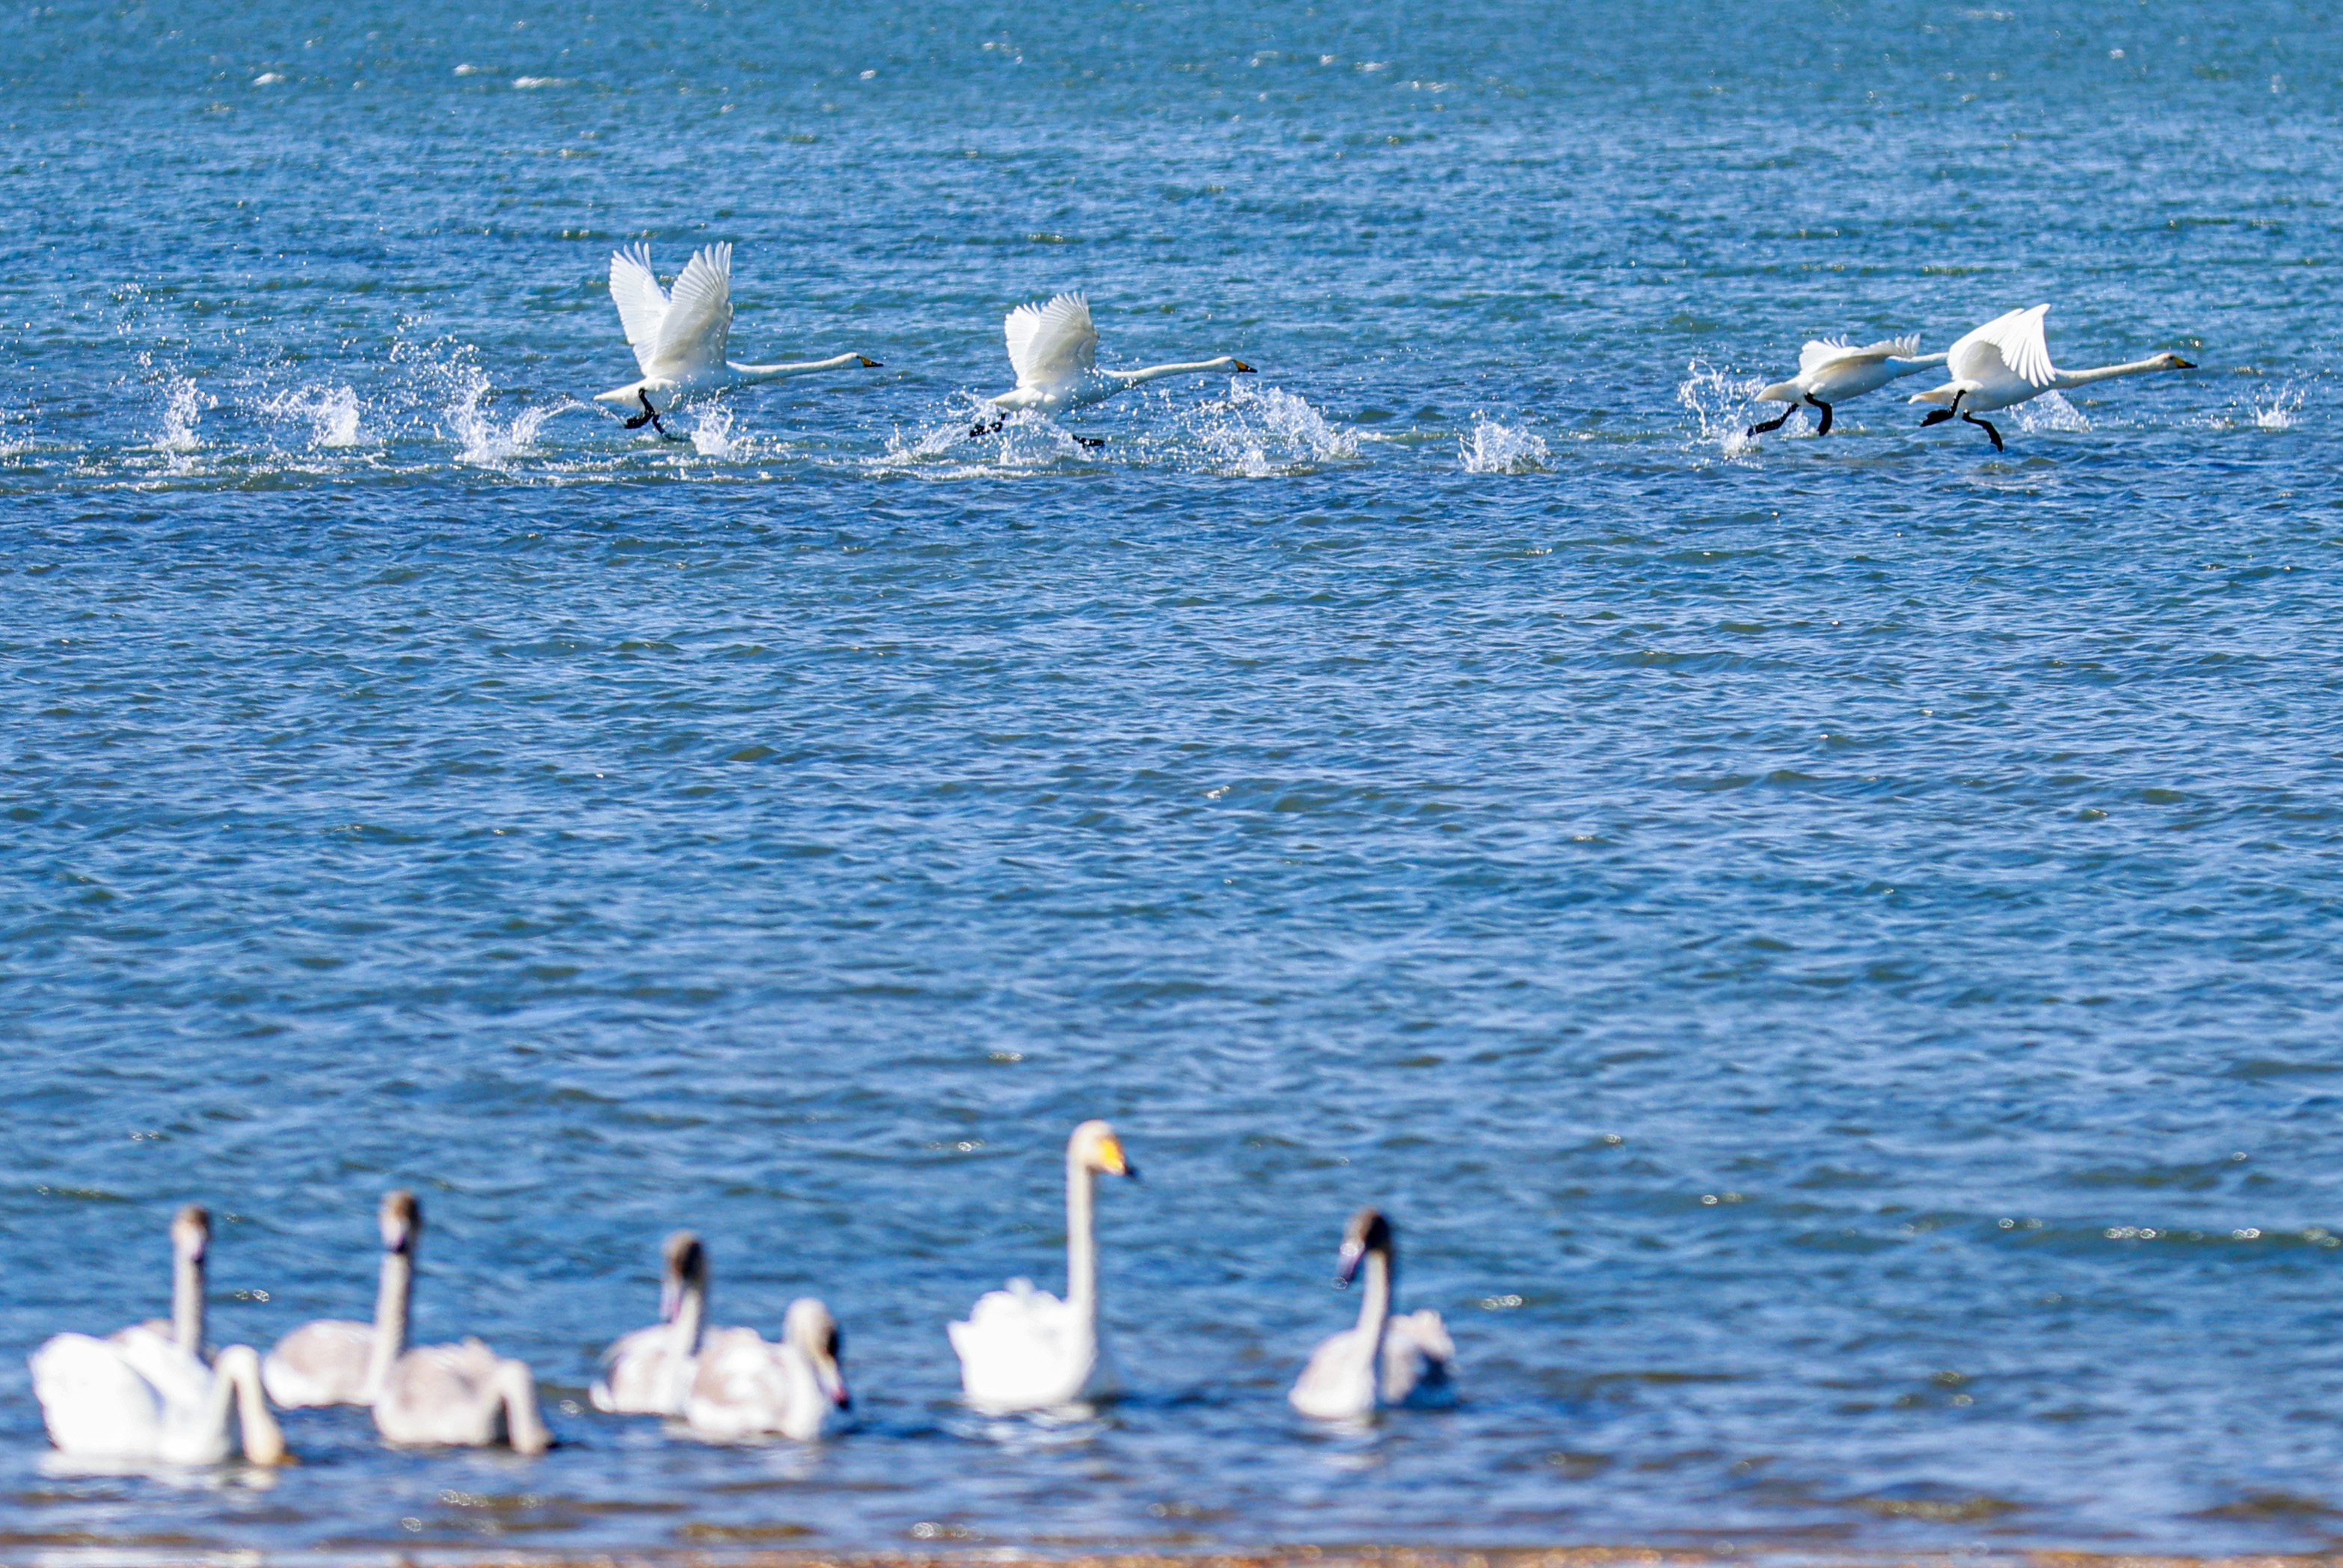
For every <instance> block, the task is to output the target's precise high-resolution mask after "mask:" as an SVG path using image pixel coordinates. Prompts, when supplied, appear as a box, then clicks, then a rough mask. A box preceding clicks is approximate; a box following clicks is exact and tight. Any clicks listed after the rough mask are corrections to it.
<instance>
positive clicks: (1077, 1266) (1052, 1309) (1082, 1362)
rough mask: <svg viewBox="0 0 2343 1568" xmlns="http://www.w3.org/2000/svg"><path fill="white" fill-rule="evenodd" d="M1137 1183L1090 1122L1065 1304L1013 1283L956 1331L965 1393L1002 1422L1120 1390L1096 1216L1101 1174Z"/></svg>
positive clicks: (1069, 1160) (1069, 1234)
mask: <svg viewBox="0 0 2343 1568" xmlns="http://www.w3.org/2000/svg"><path fill="white" fill-rule="evenodd" d="M1100 1171H1105V1172H1108V1173H1109V1174H1111V1175H1117V1176H1135V1175H1137V1174H1138V1172H1137V1171H1135V1170H1133V1169H1132V1168H1131V1164H1130V1162H1129V1161H1126V1160H1125V1159H1124V1158H1123V1154H1122V1145H1121V1142H1120V1141H1118V1140H1117V1139H1116V1138H1115V1135H1114V1131H1113V1129H1111V1128H1110V1127H1109V1126H1108V1125H1107V1124H1106V1123H1105V1122H1103V1121H1085V1122H1083V1123H1082V1124H1081V1126H1080V1127H1077V1128H1075V1129H1074V1134H1073V1137H1072V1138H1071V1139H1070V1140H1068V1141H1067V1144H1066V1299H1065V1300H1064V1301H1060V1300H1059V1299H1058V1298H1057V1297H1055V1296H1053V1295H1051V1294H1050V1292H1047V1291H1041V1290H1036V1289H1035V1288H1034V1286H1033V1282H1031V1280H1011V1281H1010V1282H1009V1288H1008V1289H1007V1290H1005V1291H989V1292H986V1293H985V1294H984V1295H982V1296H980V1297H979V1298H977V1302H976V1306H975V1307H974V1309H973V1310H971V1311H970V1312H969V1314H968V1318H967V1321H965V1322H956V1323H953V1324H951V1325H950V1335H951V1344H952V1350H953V1352H955V1353H956V1354H957V1355H958V1356H959V1357H960V1392H962V1393H963V1394H965V1395H966V1396H967V1399H968V1402H969V1403H970V1404H971V1405H974V1406H975V1407H976V1408H978V1409H979V1410H982V1411H987V1412H995V1413H1007V1412H1014V1411H1029V1410H1050V1409H1053V1408H1055V1407H1057V1406H1060V1405H1068V1404H1078V1403H1084V1402H1090V1401H1092V1400H1096V1399H1100V1398H1102V1397H1104V1396H1105V1395H1107V1394H1109V1393H1111V1392H1113V1391H1114V1386H1115V1378H1114V1363H1113V1359H1112V1357H1111V1355H1109V1354H1108V1352H1107V1350H1106V1346H1105V1344H1104V1342H1102V1340H1101V1336H1100V1333H1099V1313H1098V1241H1097V1237H1096V1234H1095V1231H1094V1230H1093V1228H1092V1223H1091V1208H1092V1196H1093V1188H1094V1185H1095V1181H1096V1177H1097V1174H1098V1173H1099V1172H1100Z"/></svg>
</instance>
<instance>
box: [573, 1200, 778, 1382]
mask: <svg viewBox="0 0 2343 1568" xmlns="http://www.w3.org/2000/svg"><path fill="white" fill-rule="evenodd" d="M707 1318H708V1249H707V1248H706V1247H704V1246H702V1245H700V1241H699V1237H697V1236H695V1235H693V1234H692V1233H691V1232H690V1231H677V1232H675V1234H673V1235H671V1236H669V1238H668V1239H667V1244H666V1245H665V1246H664V1247H663V1248H662V1249H661V1250H660V1255H659V1322H656V1323H653V1324H652V1325H651V1326H650V1327H649V1328H644V1329H637V1330H635V1331H634V1332H632V1333H628V1334H621V1335H620V1336H619V1337H618V1339H616V1340H614V1341H612V1342H611V1344H610V1348H609V1349H608V1350H607V1351H604V1352H602V1375H601V1376H600V1377H598V1378H597V1379H595V1381H594V1386H593V1387H592V1388H591V1389H590V1390H588V1395H587V1397H588V1398H589V1399H591V1400H592V1401H593V1402H594V1408H595V1409H596V1410H607V1411H611V1412H617V1413H618V1414H622V1415H681V1414H682V1413H683V1407H684V1402H685V1401H686V1399H687V1398H689V1395H690V1392H691V1386H692V1373H693V1370H694V1369H693V1361H692V1358H693V1357H695V1356H697V1355H698V1354H699V1336H700V1331H701V1329H702V1327H703V1326H704V1325H705V1323H706V1322H707ZM759 1343H760V1344H761V1343H763V1342H762V1341H761V1340H760V1341H759Z"/></svg>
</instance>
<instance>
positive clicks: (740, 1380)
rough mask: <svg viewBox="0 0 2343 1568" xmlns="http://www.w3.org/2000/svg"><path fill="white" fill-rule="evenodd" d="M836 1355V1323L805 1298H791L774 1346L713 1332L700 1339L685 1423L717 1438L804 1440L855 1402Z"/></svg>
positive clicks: (752, 1336)
mask: <svg viewBox="0 0 2343 1568" xmlns="http://www.w3.org/2000/svg"><path fill="white" fill-rule="evenodd" d="M840 1353H841V1347H840V1340H839V1333H838V1322H837V1321H836V1320H835V1319H833V1318H832V1317H831V1316H830V1309H829V1308H827V1307H825V1306H823V1305H822V1304H821V1303H820V1302H818V1301H815V1300H814V1299H813V1298H812V1297H810V1296H805V1297H801V1298H799V1300H797V1301H794V1302H790V1303H789V1313H788V1315H787V1316H786V1317H785V1318H783V1319H782V1321H781V1342H780V1343H779V1344H774V1343H772V1342H769V1341H768V1340H766V1339H765V1338H764V1337H763V1336H761V1335H760V1334H759V1333H758V1332H757V1331H756V1330H754V1329H717V1330H715V1331H714V1332H711V1333H709V1336H708V1337H707V1339H706V1340H704V1341H703V1342H701V1344H700V1348H699V1362H698V1364H697V1365H696V1367H695V1368H694V1370H693V1373H692V1379H691V1388H690V1392H689V1397H688V1398H687V1399H686V1400H685V1402H684V1408H683V1412H682V1413H683V1418H684V1421H685V1422H686V1423H687V1424H689V1426H690V1428H691V1430H692V1431H693V1432H696V1433H698V1434H699V1436H701V1437H712V1438H715V1439H718V1440H719V1441H732V1440H737V1439H739V1438H744V1437H763V1436H767V1435H769V1434H773V1433H779V1435H780V1436H783V1437H792V1438H795V1439H797V1440H798V1441H799V1442H811V1441H813V1440H814V1439H815V1438H817V1437H820V1435H821V1432H822V1428H823V1427H824V1426H826V1425H827V1424H829V1422H830V1420H831V1419H832V1418H833V1417H835V1416H836V1415H837V1414H838V1412H840V1411H843V1410H850V1409H852V1408H853V1406H854V1401H853V1398H852V1396H850V1394H849V1393H848V1392H846V1372H845V1370H844V1369H843V1368H842V1367H841V1366H840V1364H839V1359H840Z"/></svg>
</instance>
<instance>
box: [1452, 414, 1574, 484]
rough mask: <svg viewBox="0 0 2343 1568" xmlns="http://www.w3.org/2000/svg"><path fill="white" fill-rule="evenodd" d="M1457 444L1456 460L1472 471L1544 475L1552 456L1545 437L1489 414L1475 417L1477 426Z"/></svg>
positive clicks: (1475, 472) (1474, 421) (1459, 439)
mask: <svg viewBox="0 0 2343 1568" xmlns="http://www.w3.org/2000/svg"><path fill="white" fill-rule="evenodd" d="M1456 445H1457V453H1456V460H1457V462H1458V463H1459V464H1461V465H1462V466H1463V469H1464V471H1465V472H1466V473H1468V474H1543V473H1544V472H1545V471H1546V463H1547V459H1548V457H1550V455H1551V454H1549V453H1548V452H1547V450H1546V445H1545V437H1543V436H1539V435H1536V434H1534V433H1533V432H1531V431H1530V430H1528V429H1525V428H1521V427H1515V426H1512V425H1500V424H1499V423H1497V421H1495V420H1494V419H1492V418H1490V417H1488V416H1487V415H1486V414H1475V415H1473V427H1472V428H1471V429H1470V430H1468V431H1466V432H1465V433H1464V434H1463V435H1462V436H1460V437H1457V440H1456Z"/></svg>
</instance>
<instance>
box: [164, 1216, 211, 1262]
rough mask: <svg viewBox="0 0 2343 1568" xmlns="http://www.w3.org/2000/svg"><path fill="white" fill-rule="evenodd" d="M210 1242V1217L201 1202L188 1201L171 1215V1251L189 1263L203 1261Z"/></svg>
mask: <svg viewBox="0 0 2343 1568" xmlns="http://www.w3.org/2000/svg"><path fill="white" fill-rule="evenodd" d="M211 1243H212V1217H211V1213H210V1211H208V1210H206V1208H205V1207H204V1206H203V1205H202V1204H201V1203H190V1204H188V1205H187V1206H186V1208H184V1209H182V1210H180V1211H178V1212H177V1213H176V1214H174V1215H172V1216H171V1251H172V1254H173V1255H174V1256H176V1257H180V1258H185V1259H186V1261H188V1262H190V1263H200V1262H202V1261H204V1251H205V1250H206V1248H208V1247H209V1246H210V1245H211Z"/></svg>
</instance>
